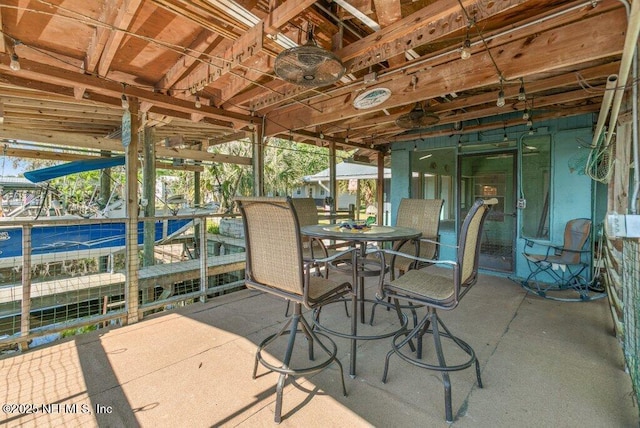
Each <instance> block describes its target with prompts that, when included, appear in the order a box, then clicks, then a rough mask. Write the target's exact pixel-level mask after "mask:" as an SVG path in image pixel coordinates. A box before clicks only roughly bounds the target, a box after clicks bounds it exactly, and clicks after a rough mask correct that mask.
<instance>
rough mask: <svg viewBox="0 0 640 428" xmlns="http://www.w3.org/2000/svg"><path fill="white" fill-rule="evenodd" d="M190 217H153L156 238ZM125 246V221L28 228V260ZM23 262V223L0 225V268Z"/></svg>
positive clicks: (95, 253) (100, 253) (33, 261)
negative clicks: (156, 218)
mask: <svg viewBox="0 0 640 428" xmlns="http://www.w3.org/2000/svg"><path fill="white" fill-rule="evenodd" d="M192 223H193V219H188V218H179V219H165V220H157V221H155V237H154V240H155V242H159V241H162V240H164V239H167V238H169V237H171V236H172V235H176V234H178V233H181V232H182V231H184V230H185V229H186V228H187V227H189V226H190V225H191V224H192ZM143 232H144V222H142V221H141V222H139V223H138V244H142V243H143V239H144V233H143ZM124 246H125V223H89V224H87V223H83V224H78V225H65V226H54V225H44V226H34V227H33V228H32V229H31V247H32V251H31V264H41V263H51V262H54V261H64V260H72V259H82V258H88V257H100V256H105V255H109V254H112V253H114V252H117V251H119V250H122V249H123V248H124ZM21 264H22V227H21V226H13V227H12V226H8V225H7V226H2V227H0V268H7V267H16V266H18V265H21Z"/></svg>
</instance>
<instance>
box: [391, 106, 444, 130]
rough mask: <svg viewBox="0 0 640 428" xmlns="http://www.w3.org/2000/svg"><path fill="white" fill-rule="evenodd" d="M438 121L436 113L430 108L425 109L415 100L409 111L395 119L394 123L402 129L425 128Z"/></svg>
mask: <svg viewBox="0 0 640 428" xmlns="http://www.w3.org/2000/svg"><path fill="white" fill-rule="evenodd" d="M438 122H440V118H439V117H438V115H437V114H435V113H434V112H432V111H430V110H425V109H424V107H422V103H420V102H417V103H416V105H415V106H414V107H413V109H411V111H410V112H409V113H405V114H403V115H402V116H400V117H398V118H397V119H396V125H397V126H399V127H400V128H404V129H418V128H425V127H427V126H432V125H435V124H436V123H438Z"/></svg>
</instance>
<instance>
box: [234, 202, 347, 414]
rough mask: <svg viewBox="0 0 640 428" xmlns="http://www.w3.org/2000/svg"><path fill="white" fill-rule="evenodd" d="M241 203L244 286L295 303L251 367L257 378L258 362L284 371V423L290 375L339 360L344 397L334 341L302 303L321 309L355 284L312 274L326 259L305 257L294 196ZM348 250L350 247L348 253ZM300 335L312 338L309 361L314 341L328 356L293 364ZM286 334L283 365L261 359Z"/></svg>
mask: <svg viewBox="0 0 640 428" xmlns="http://www.w3.org/2000/svg"><path fill="white" fill-rule="evenodd" d="M237 202H238V206H239V208H240V212H241V213H242V218H243V220H244V229H245V239H246V253H247V257H246V271H245V272H246V273H245V282H246V285H247V286H248V287H250V288H254V289H257V290H261V291H263V292H265V293H269V294H272V295H275V296H279V297H282V298H283V299H286V300H287V301H290V302H292V303H293V305H294V309H293V313H292V314H291V316H289V317H288V318H287V320H286V322H285V323H284V325H283V327H282V328H281V329H280V331H278V332H277V333H275V334H272V335H270V336H269V337H267V338H266V339H264V340H263V341H262V342H261V343H260V344H259V345H258V350H257V352H256V359H255V364H254V369H253V378H254V379H255V378H256V375H257V370H258V363H260V364H262V365H263V366H264V367H266V368H267V369H269V370H270V371H274V372H276V373H279V374H280V377H279V379H278V383H277V386H276V411H275V421H276V422H280V420H281V413H282V393H283V388H284V384H285V382H286V378H287V376H300V375H308V374H312V373H315V372H318V371H320V370H323V369H325V368H326V367H328V366H329V365H330V364H331V363H333V362H335V363H336V364H338V367H339V368H340V376H341V380H342V389H343V393H344V394H345V395H346V388H345V384H344V374H343V369H342V364H341V363H340V361H339V360H338V359H337V357H336V354H337V347H336V344H335V342H333V340H331V339H330V338H329V337H328V336H326V335H324V334H322V333H320V332H315V331H314V330H313V329H312V328H311V327H310V325H309V324H308V322H307V321H306V320H305V318H304V316H303V314H302V307H303V306H304V307H305V308H309V309H312V308H319V307H321V306H322V305H325V304H327V303H331V302H334V301H336V300H338V299H340V298H341V297H343V296H344V295H346V294H347V293H349V292H350V290H351V284H350V283H348V282H343V283H337V282H333V281H330V280H329V279H327V278H324V277H322V276H316V275H312V273H311V271H312V270H313V266H314V264H315V263H316V262H317V263H323V262H326V261H327V259H321V260H318V261H315V260H314V261H309V262H305V261H304V259H303V251H302V241H301V237H300V227H299V224H298V218H297V215H296V211H295V209H294V208H293V205H292V203H291V200H290V199H287V198H237ZM349 251H351V250H347V251H346V252H349ZM346 252H345V253H346ZM337 255H342V254H337ZM297 333H302V334H304V336H305V337H306V339H307V341H308V352H309V360H314V353H313V347H314V343H315V344H317V345H318V346H319V347H320V348H322V350H323V351H324V352H325V353H326V354H327V358H326V359H324V360H323V361H321V362H315V361H314V362H313V363H312V365H310V366H307V367H303V368H293V367H290V366H289V364H290V361H291V358H292V353H293V351H294V344H295V339H296V334H297ZM282 336H288V342H287V346H286V350H285V351H284V356H283V358H282V364H281V365H276V364H272V363H270V362H269V361H266V360H265V359H264V358H263V355H262V351H263V350H265V348H267V347H269V346H270V345H272V344H274V342H275V341H276V339H278V338H280V337H282ZM318 336H322V337H323V340H324V342H325V343H327V344H328V346H327V345H325V344H323V342H322V341H321V340H320V339H319V337H318ZM272 348H275V347H270V348H269V349H270V350H272ZM274 350H275V349H274ZM272 355H273V353H272Z"/></svg>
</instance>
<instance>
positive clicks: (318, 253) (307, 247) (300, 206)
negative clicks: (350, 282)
mask: <svg viewBox="0 0 640 428" xmlns="http://www.w3.org/2000/svg"><path fill="white" fill-rule="evenodd" d="M291 202H292V204H293V207H294V208H295V210H296V214H297V216H298V224H299V225H300V227H302V226H313V225H316V224H318V223H319V222H320V217H319V216H318V207H317V206H316V201H315V199H313V198H291ZM301 239H302V258H303V260H304V261H305V262H312V261H315V260H316V259H322V258H326V257H329V256H332V255H335V254H336V253H338V251H336V250H334V249H330V248H327V246H326V245H325V244H324V242H323V241H322V239H317V238H313V237H310V236H302V238H301ZM343 257H344V258H348V254H347V255H345V256H343ZM338 261H339V260H336V262H338ZM323 265H324V268H325V269H324V276H325V278H329V264H328V263H323ZM314 267H315V268H316V273H317V274H320V272H321V271H320V265H319V264H318V263H315V265H314ZM289 306H290V302H289V301H287V308H286V310H285V315H288V314H289ZM345 311H347V302H346V301H345ZM348 314H349V312H348V311H347V315H348Z"/></svg>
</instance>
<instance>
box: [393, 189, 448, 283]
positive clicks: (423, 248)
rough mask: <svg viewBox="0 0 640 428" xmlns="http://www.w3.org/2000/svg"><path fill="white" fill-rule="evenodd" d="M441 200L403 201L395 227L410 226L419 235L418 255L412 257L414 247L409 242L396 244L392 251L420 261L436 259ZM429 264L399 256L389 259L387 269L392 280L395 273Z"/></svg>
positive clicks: (414, 253) (412, 243) (411, 242)
mask: <svg viewBox="0 0 640 428" xmlns="http://www.w3.org/2000/svg"><path fill="white" fill-rule="evenodd" d="M443 203H444V200H443V199H409V198H404V199H402V200H401V201H400V205H399V206H398V215H397V217H396V226H403V227H410V228H412V229H416V230H419V231H420V232H422V238H424V239H420V240H419V245H418V248H419V250H418V251H419V254H416V245H415V244H414V242H413V241H402V242H398V243H396V245H395V246H394V248H393V249H394V250H396V251H398V252H401V253H405V254H410V255H412V256H417V257H419V258H422V259H431V260H433V259H437V258H438V245H437V242H438V240H439V235H438V233H439V229H440V212H441V211H442V204H443ZM428 264H429V263H423V262H416V260H413V259H410V258H408V257H403V256H395V257H391V261H390V270H391V275H392V278H395V270H396V269H397V270H398V273H399V274H403V273H404V272H406V271H408V270H409V269H411V268H421V267H424V266H427V265H428Z"/></svg>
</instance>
